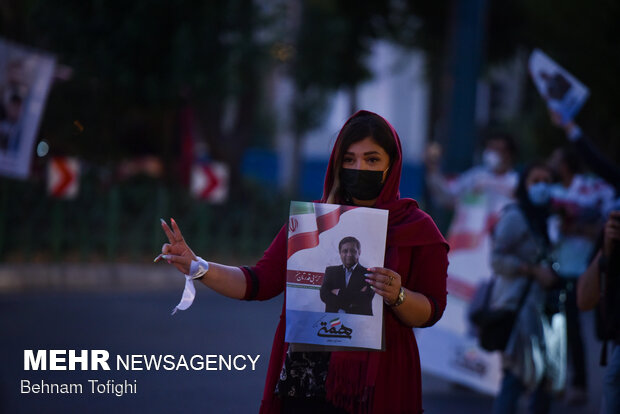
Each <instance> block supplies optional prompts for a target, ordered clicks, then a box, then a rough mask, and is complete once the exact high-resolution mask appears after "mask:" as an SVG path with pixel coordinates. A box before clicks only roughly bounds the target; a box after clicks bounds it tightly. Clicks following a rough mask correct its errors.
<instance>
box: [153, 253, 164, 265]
mask: <svg viewBox="0 0 620 414" xmlns="http://www.w3.org/2000/svg"><path fill="white" fill-rule="evenodd" d="M162 256H163V254H159V255H158V256H157V257H156V258H155V259H153V263H157V262H159V261H160V260H161V257H162Z"/></svg>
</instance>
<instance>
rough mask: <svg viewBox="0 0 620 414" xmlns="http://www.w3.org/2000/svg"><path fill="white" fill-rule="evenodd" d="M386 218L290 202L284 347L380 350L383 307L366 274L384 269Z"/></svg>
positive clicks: (382, 214)
mask: <svg viewBox="0 0 620 414" xmlns="http://www.w3.org/2000/svg"><path fill="white" fill-rule="evenodd" d="M387 218H388V212H387V210H380V209H371V208H365V207H354V206H341V205H336V204H322V203H305V202H298V201H293V202H291V209H290V218H289V227H288V246H287V248H288V253H287V257H288V259H287V270H286V297H287V301H286V341H287V342H289V343H292V344H295V346H296V347H297V348H298V349H301V348H304V349H326V348H324V347H326V346H327V347H329V348H330V349H331V348H335V349H340V348H342V349H344V348H347V349H349V348H358V349H359V348H361V349H382V346H383V344H382V342H383V341H382V338H383V336H382V330H383V329H382V328H383V304H382V300H381V297H380V296H379V295H375V292H374V290H372V288H371V286H370V285H369V284H368V283H367V282H366V280H365V279H366V277H365V274H366V273H367V272H368V271H367V268H368V267H374V266H383V262H384V253H385V240H386V234H387ZM301 344H305V345H312V346H310V347H308V346H303V347H302V346H301Z"/></svg>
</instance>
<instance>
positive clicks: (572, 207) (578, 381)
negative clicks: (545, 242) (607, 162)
mask: <svg viewBox="0 0 620 414" xmlns="http://www.w3.org/2000/svg"><path fill="white" fill-rule="evenodd" d="M549 165H550V167H551V169H552V171H553V173H554V175H555V176H556V177H557V179H558V182H557V183H556V184H554V185H553V186H552V187H551V198H552V211H553V213H554V214H553V216H552V219H551V220H550V225H549V226H550V237H551V241H552V243H553V245H554V257H555V264H554V266H555V270H556V272H557V273H558V274H559V275H560V279H561V283H560V289H561V291H564V292H566V303H565V306H566V319H567V335H568V337H567V340H568V354H569V362H570V364H569V366H570V368H571V373H572V375H571V380H570V386H569V387H568V389H567V392H566V399H567V402H569V403H571V404H582V403H585V402H586V401H587V372H586V361H585V348H584V341H583V338H582V333H581V322H580V317H579V311H578V309H577V298H576V285H577V278H578V277H579V275H580V274H582V273H583V272H584V271H585V270H586V268H587V266H588V258H589V257H590V256H591V255H592V253H593V250H594V243H595V241H596V236H597V235H598V233H599V231H600V228H601V221H602V218H603V217H604V212H605V210H606V209H607V208H608V206H609V205H610V203H612V202H613V196H614V191H613V189H612V188H611V187H610V186H609V185H607V184H606V183H605V182H604V181H602V180H601V179H599V178H597V177H592V176H587V175H585V174H583V173H582V167H581V162H580V159H579V156H578V155H577V153H576V152H575V151H574V149H572V148H571V147H563V148H558V149H556V150H555V151H554V152H553V154H552V155H551V158H550V160H549Z"/></svg>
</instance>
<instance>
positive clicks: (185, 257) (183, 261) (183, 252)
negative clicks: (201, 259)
mask: <svg viewBox="0 0 620 414" xmlns="http://www.w3.org/2000/svg"><path fill="white" fill-rule="evenodd" d="M170 224H171V225H172V229H171V228H170V227H168V224H167V223H166V222H165V221H164V219H161V227H162V228H163V229H164V232H165V233H166V236H167V237H168V241H169V243H164V245H163V246H162V247H161V253H162V254H161V258H163V259H164V260H167V261H168V263H170V264H172V265H174V267H176V268H177V269H178V270H179V272H181V273H183V274H185V275H188V274H189V272H190V265H191V264H192V260H196V255H195V254H194V252H193V251H192V249H190V248H189V246H188V245H187V243H186V242H185V239H184V238H183V235H182V234H181V230H180V229H179V226H177V223H176V221H174V219H172V218H171V219H170ZM159 257H160V256H158V257H157V258H156V259H155V260H157V259H158V258H159Z"/></svg>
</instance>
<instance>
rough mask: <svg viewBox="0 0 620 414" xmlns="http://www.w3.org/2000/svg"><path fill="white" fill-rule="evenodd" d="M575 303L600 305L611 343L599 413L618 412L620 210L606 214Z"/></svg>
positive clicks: (584, 307) (588, 306) (587, 306)
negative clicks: (601, 232)
mask: <svg viewBox="0 0 620 414" xmlns="http://www.w3.org/2000/svg"><path fill="white" fill-rule="evenodd" d="M577 305H578V306H579V309H580V310H582V311H587V310H591V309H594V308H595V307H596V306H601V310H600V312H601V318H603V319H604V320H603V329H607V330H608V332H606V334H605V335H606V336H608V337H610V338H611V340H612V342H613V348H612V351H611V357H610V359H609V361H608V363H607V368H606V371H605V377H604V379H603V405H602V410H601V414H617V413H620V209H618V210H615V211H612V212H611V213H610V214H609V218H608V219H607V221H606V223H605V228H604V233H603V241H602V247H601V248H600V249H599V250H598V251H597V254H596V257H595V258H594V260H592V262H591V263H590V265H589V266H588V268H587V269H586V271H585V272H584V273H583V274H582V275H581V276H580V277H579V282H578V284H577ZM603 351H604V352H605V351H606V349H605V348H603Z"/></svg>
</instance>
